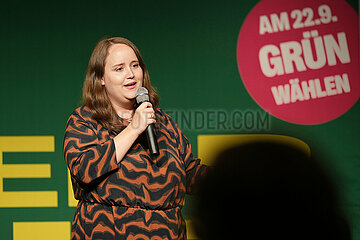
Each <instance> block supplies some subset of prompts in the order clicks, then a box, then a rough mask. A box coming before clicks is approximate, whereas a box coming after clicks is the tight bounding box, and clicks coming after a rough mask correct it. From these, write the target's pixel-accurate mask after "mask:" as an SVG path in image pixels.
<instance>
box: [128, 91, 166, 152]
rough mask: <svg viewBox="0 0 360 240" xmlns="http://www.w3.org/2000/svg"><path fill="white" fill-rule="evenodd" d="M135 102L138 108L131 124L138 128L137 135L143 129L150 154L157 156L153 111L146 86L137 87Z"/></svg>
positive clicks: (157, 147) (157, 148)
mask: <svg viewBox="0 0 360 240" xmlns="http://www.w3.org/2000/svg"><path fill="white" fill-rule="evenodd" d="M136 102H137V104H138V108H137V109H136V110H135V113H134V117H133V121H132V122H131V125H132V126H133V127H134V128H137V129H138V131H139V135H140V134H141V133H142V132H143V131H144V130H145V134H146V138H147V143H148V146H149V150H150V154H151V156H158V155H159V146H158V143H157V139H156V134H155V128H154V123H155V122H156V119H155V111H154V109H153V108H152V104H151V103H150V100H149V95H148V90H147V89H146V88H144V87H140V88H138V89H137V91H136Z"/></svg>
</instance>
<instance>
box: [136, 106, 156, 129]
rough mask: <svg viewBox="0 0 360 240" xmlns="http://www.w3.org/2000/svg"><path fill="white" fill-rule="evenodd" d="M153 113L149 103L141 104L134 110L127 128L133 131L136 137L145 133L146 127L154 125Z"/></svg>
mask: <svg viewBox="0 0 360 240" xmlns="http://www.w3.org/2000/svg"><path fill="white" fill-rule="evenodd" d="M155 122H156V119H155V111H154V109H153V107H152V104H151V103H150V102H143V103H142V104H140V106H139V107H138V108H137V109H136V110H135V113H134V116H133V118H132V121H131V123H130V124H129V127H130V128H131V129H132V130H134V131H135V132H136V133H137V135H140V134H141V133H142V132H144V131H145V129H146V127H147V126H148V125H149V124H152V123H155Z"/></svg>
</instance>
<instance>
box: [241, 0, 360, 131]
mask: <svg viewBox="0 0 360 240" xmlns="http://www.w3.org/2000/svg"><path fill="white" fill-rule="evenodd" d="M237 61H238V67H239V72H240V75H241V78H242V81H243V82H244V85H245V87H246V89H247V90H248V92H249V94H250V95H251V96H252V98H253V99H254V100H255V101H256V102H257V103H258V104H259V105H260V106H261V107H262V108H263V109H264V110H265V111H267V112H269V113H270V114H272V115H273V116H275V117H277V118H279V119H282V120H284V121H288V122H291V123H296V124H306V125H311V124H321V123H325V122H328V121H331V120H333V119H335V118H337V117H339V116H341V115H342V114H344V113H345V112H347V111H348V110H349V109H350V108H351V107H352V106H353V105H354V104H355V103H356V101H357V100H358V98H359V96H360V77H359V76H360V74H359V69H360V65H359V24H358V15H357V13H356V12H355V10H354V9H353V8H352V7H351V6H350V5H349V4H348V3H347V2H346V1H345V0H327V1H318V0H316V1H314V0H292V1H288V0H263V1H260V2H259V3H258V4H257V5H256V6H255V7H254V8H253V9H252V11H251V12H250V13H249V15H248V16H247V18H246V20H245V22H244V23H243V26H242V28H241V31H240V34H239V38H238V43H237Z"/></svg>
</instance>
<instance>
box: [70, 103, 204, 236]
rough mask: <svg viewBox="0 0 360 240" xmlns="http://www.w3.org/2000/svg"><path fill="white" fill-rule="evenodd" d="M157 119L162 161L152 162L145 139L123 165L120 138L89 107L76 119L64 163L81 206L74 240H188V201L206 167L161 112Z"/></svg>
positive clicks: (74, 116) (77, 112) (73, 118)
mask: <svg viewBox="0 0 360 240" xmlns="http://www.w3.org/2000/svg"><path fill="white" fill-rule="evenodd" d="M156 118H157V121H158V122H159V129H158V130H157V139H158V143H159V149H160V156H158V157H156V158H155V159H154V158H151V157H150V155H149V151H148V148H147V145H146V140H145V138H144V137H143V136H140V137H139V138H138V139H137V140H136V141H135V142H134V144H133V145H132V147H131V148H130V150H129V151H128V152H127V154H126V155H125V157H124V158H123V159H122V160H121V161H120V162H119V163H117V161H116V154H115V145H114V141H113V140H112V138H113V137H114V135H111V134H109V131H107V130H106V129H105V128H104V127H102V125H100V124H99V123H98V122H97V121H95V120H94V119H93V118H92V114H91V113H90V111H89V109H88V108H87V107H84V106H82V107H79V108H77V109H76V110H75V111H74V112H73V113H72V114H71V116H70V118H69V120H68V123H67V126H66V131H65V138H64V157H65V160H66V163H67V165H68V167H69V169H70V173H71V179H72V184H73V189H74V195H75V198H76V199H78V200H79V203H78V206H77V209H76V213H75V217H74V221H73V224H72V234H71V238H72V239H186V226H185V221H184V219H183V217H182V215H181V208H182V206H183V202H184V197H185V194H186V193H190V194H191V193H192V192H193V189H194V185H195V184H194V183H195V182H196V181H197V180H198V178H199V177H200V176H201V175H203V173H204V172H205V171H206V166H204V165H202V164H200V160H199V159H196V158H194V157H193V155H192V153H191V146H190V143H189V141H188V140H187V139H186V137H185V136H184V135H183V134H182V133H181V131H180V129H179V128H178V127H177V125H176V123H175V122H174V121H173V120H172V119H171V118H170V117H169V116H168V115H167V114H166V113H165V112H163V111H162V110H160V109H156ZM119 121H120V122H121V123H122V124H124V125H125V126H127V125H128V123H127V122H126V121H124V120H122V119H119Z"/></svg>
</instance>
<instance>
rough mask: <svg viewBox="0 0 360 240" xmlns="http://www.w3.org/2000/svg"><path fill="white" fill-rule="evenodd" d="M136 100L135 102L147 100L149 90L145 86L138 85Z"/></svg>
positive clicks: (139, 102)
mask: <svg viewBox="0 0 360 240" xmlns="http://www.w3.org/2000/svg"><path fill="white" fill-rule="evenodd" d="M136 102H137V104H141V103H143V102H149V91H148V90H147V89H146V88H144V87H140V88H138V89H137V90H136Z"/></svg>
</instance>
